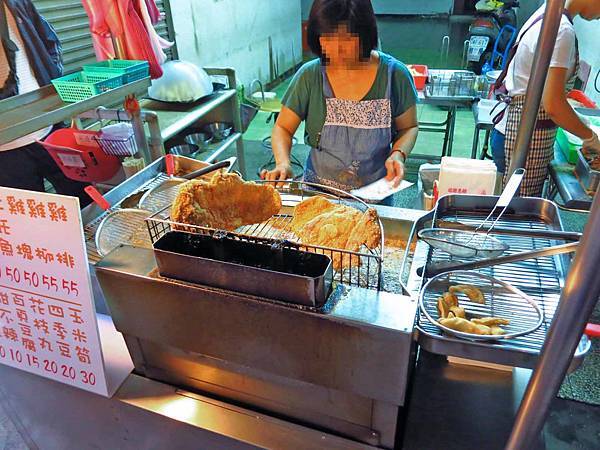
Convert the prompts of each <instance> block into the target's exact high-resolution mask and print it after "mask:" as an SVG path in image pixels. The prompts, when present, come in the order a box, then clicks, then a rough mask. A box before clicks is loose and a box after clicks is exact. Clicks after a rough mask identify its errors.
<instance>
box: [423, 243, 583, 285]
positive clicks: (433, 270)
mask: <svg viewBox="0 0 600 450" xmlns="http://www.w3.org/2000/svg"><path fill="white" fill-rule="evenodd" d="M578 246H579V242H571V243H569V244H562V245H555V246H553V247H547V248H544V249H541V250H533V251H530V252H520V253H515V254H513V255H508V256H500V257H498V258H487V259H481V260H479V261H473V262H466V263H464V262H459V263H456V262H449V263H448V262H443V263H438V264H430V265H429V266H427V267H421V268H419V269H418V270H417V273H418V275H419V276H423V274H425V277H427V278H431V277H434V276H436V275H439V274H440V273H444V272H454V271H456V270H475V269H482V268H484V267H491V266H497V265H499V264H508V263H513V262H518V261H524V260H526V259H533V258H541V257H543V256H554V255H562V254H564V253H573V252H574V251H576V250H577V247H578Z"/></svg>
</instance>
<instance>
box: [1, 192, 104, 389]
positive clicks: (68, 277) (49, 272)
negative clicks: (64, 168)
mask: <svg viewBox="0 0 600 450" xmlns="http://www.w3.org/2000/svg"><path fill="white" fill-rule="evenodd" d="M0 364H6V365H9V366H12V367H16V368H18V369H21V370H25V371H28V372H32V373H35V374H37V375H41V376H43V377H47V378H51V379H53V380H56V381H60V382H61V383H66V384H70V385H73V386H76V387H79V388H81V389H85V390H88V391H92V392H95V393H98V394H101V395H107V385H106V376H105V372H104V362H103V355H102V347H101V345H100V338H99V334H98V322H97V320H96V312H95V307H94V301H93V296H92V290H91V284H90V276H89V269H88V261H87V253H86V249H85V240H84V235H83V227H82V223H81V215H80V211H79V202H78V199H76V198H74V197H64V196H59V195H53V194H46V193H39V192H31V191H23V190H19V189H9V188H3V187H0Z"/></svg>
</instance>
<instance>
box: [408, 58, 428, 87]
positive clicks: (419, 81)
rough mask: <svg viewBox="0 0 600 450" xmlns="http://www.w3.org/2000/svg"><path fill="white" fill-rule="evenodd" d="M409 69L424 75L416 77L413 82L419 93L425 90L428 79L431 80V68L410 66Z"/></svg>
mask: <svg viewBox="0 0 600 450" xmlns="http://www.w3.org/2000/svg"><path fill="white" fill-rule="evenodd" d="M407 67H408V69H409V70H410V69H412V70H413V71H415V72H419V73H420V74H422V75H414V74H413V76H412V77H413V80H415V87H416V88H417V91H422V90H423V89H425V84H426V83H427V78H429V67H427V66H423V65H420V64H409V65H408V66H407Z"/></svg>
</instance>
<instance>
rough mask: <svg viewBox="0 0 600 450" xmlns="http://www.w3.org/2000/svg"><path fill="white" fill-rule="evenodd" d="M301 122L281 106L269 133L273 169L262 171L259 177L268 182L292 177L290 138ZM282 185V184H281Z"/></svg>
mask: <svg viewBox="0 0 600 450" xmlns="http://www.w3.org/2000/svg"><path fill="white" fill-rule="evenodd" d="M301 121H302V120H301V119H300V117H299V116H298V114H296V113H295V112H294V111H292V110H291V109H290V108H287V107H285V106H283V107H282V108H281V112H280V113H279V116H278V117H277V121H276V122H275V126H274V127H273V131H272V133H271V146H272V147H273V155H274V156H275V168H274V169H273V170H263V171H262V172H261V174H260V177H261V178H262V179H264V180H270V181H275V180H279V181H284V180H286V179H288V178H289V177H291V176H292V167H291V164H290V153H291V151H292V137H293V136H294V134H295V133H296V130H297V129H298V127H299V126H300V122H301ZM282 184H283V183H282Z"/></svg>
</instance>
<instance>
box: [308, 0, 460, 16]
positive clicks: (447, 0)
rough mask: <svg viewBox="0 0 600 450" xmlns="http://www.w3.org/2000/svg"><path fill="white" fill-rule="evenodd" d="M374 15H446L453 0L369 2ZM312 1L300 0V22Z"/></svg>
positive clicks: (386, 0)
mask: <svg viewBox="0 0 600 450" xmlns="http://www.w3.org/2000/svg"><path fill="white" fill-rule="evenodd" d="M371 2H372V3H373V9H374V10H375V14H406V15H428V14H448V13H450V12H451V11H452V9H453V7H454V0H371ZM312 3H313V0H302V20H306V19H308V13H309V12H310V7H311V5H312Z"/></svg>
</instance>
